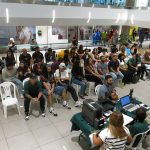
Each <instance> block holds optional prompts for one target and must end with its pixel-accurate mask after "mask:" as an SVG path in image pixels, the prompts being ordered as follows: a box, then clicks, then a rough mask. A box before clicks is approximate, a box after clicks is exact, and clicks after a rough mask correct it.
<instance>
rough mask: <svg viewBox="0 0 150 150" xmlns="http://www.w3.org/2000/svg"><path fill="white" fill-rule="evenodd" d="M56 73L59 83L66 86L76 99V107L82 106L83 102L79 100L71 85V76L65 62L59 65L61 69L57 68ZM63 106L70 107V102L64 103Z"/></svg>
mask: <svg viewBox="0 0 150 150" xmlns="http://www.w3.org/2000/svg"><path fill="white" fill-rule="evenodd" d="M54 75H55V79H56V82H57V85H59V86H63V87H65V88H66V91H67V92H69V93H70V94H71V96H72V98H73V100H74V101H75V107H78V106H81V104H82V103H81V102H80V101H79V100H78V96H77V93H76V91H75V89H74V88H73V87H72V86H71V85H70V77H69V74H68V71H67V70H66V65H65V64H64V63H61V64H60V65H59V69H57V70H56V72H55V74H54ZM63 106H64V107H68V104H67V103H64V104H63Z"/></svg>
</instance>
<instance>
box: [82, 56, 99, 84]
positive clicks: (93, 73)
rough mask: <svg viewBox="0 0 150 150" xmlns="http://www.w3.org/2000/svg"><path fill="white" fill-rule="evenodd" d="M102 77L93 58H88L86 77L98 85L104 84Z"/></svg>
mask: <svg viewBox="0 0 150 150" xmlns="http://www.w3.org/2000/svg"><path fill="white" fill-rule="evenodd" d="M101 77H102V75H100V74H99V73H98V72H97V70H96V68H95V66H94V65H93V60H92V58H88V59H87V61H86V63H85V78H86V79H87V81H90V82H95V86H97V85H98V84H102V81H101Z"/></svg>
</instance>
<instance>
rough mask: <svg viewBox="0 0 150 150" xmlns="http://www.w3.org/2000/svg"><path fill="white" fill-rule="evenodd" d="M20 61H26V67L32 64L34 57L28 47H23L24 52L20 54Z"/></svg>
mask: <svg viewBox="0 0 150 150" xmlns="http://www.w3.org/2000/svg"><path fill="white" fill-rule="evenodd" d="M19 61H20V62H24V65H25V67H26V68H28V67H31V66H32V58H31V55H30V54H29V53H27V49H25V48H24V49H22V54H20V56H19Z"/></svg>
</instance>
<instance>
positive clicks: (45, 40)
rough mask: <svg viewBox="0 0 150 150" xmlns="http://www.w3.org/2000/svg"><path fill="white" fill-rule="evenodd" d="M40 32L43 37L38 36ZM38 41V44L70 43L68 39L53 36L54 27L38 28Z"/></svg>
mask: <svg viewBox="0 0 150 150" xmlns="http://www.w3.org/2000/svg"><path fill="white" fill-rule="evenodd" d="M38 30H41V31H42V35H41V36H38ZM36 41H37V43H38V44H49V43H51V44H52V43H60V44H62V43H68V39H61V40H59V39H58V35H52V26H36Z"/></svg>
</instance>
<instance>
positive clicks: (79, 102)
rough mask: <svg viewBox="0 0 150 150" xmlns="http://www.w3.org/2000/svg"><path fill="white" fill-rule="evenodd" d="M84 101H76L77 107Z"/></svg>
mask: <svg viewBox="0 0 150 150" xmlns="http://www.w3.org/2000/svg"><path fill="white" fill-rule="evenodd" d="M82 104H83V103H82V102H81V101H76V103H75V107H79V106H81V105H82Z"/></svg>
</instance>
